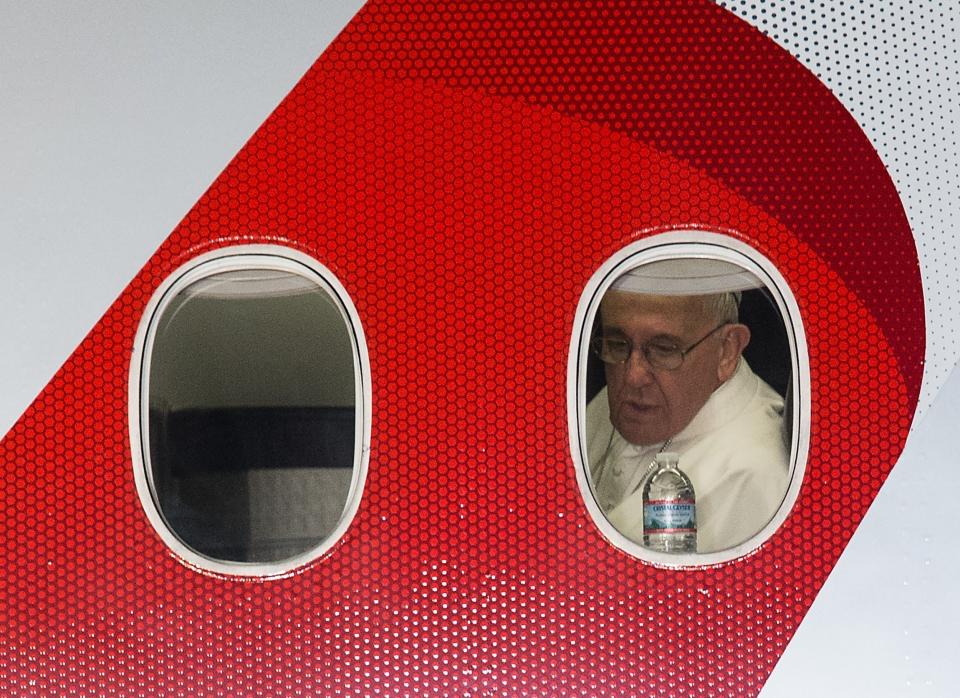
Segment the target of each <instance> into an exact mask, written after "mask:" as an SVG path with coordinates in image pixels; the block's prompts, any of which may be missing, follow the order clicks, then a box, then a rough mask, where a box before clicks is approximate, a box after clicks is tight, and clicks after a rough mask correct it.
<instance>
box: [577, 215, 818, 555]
mask: <svg viewBox="0 0 960 698" xmlns="http://www.w3.org/2000/svg"><path fill="white" fill-rule="evenodd" d="M678 257H686V258H690V257H694V258H706V259H718V260H723V261H727V262H732V263H733V264H736V265H738V266H740V267H742V268H744V269H746V270H748V271H750V272H752V273H753V274H755V275H756V276H757V277H758V278H759V279H760V280H761V281H763V283H764V285H765V286H766V288H767V290H768V291H769V292H770V294H771V296H773V297H774V301H775V302H776V304H777V307H778V309H779V311H780V314H781V316H782V317H783V319H784V323H785V325H786V329H787V337H788V340H789V347H790V359H791V364H792V374H791V378H792V380H791V385H790V390H791V395H790V396H789V397H790V398H791V399H792V401H793V402H792V423H791V424H790V425H789V426H790V429H791V434H792V441H791V446H790V462H789V469H790V473H789V474H790V480H789V485H788V487H787V491H786V492H785V493H784V498H783V501H782V502H781V504H780V507H779V508H778V509H777V511H776V513H775V514H774V515H773V518H772V519H771V520H770V521H769V522H768V523H767V524H766V525H765V526H764V527H763V528H762V529H761V530H760V531H758V532H757V533H756V534H755V535H753V536H751V537H750V538H749V539H748V540H745V541H743V542H742V543H740V544H738V545H736V546H734V547H732V548H727V549H725V550H720V551H717V552H711V553H685V554H671V553H661V552H657V551H653V550H650V549H648V548H645V547H643V546H642V545H640V544H639V543H636V542H634V541H632V540H630V539H629V538H627V537H626V536H624V535H623V534H622V533H621V532H620V531H619V530H617V529H616V528H615V527H614V526H613V524H611V523H610V522H609V521H608V520H607V518H606V517H605V516H604V514H603V511H602V510H601V508H600V505H599V504H598V502H597V499H596V496H595V494H594V489H593V482H592V478H591V477H590V467H589V463H588V461H587V440H586V408H587V405H586V387H587V385H586V383H587V381H586V373H587V372H586V368H587V358H588V356H589V352H590V346H589V344H590V333H591V330H592V328H593V324H594V320H595V318H596V316H597V312H598V311H599V308H600V300H601V299H602V298H603V296H604V294H605V293H606V292H607V291H608V290H609V289H610V287H611V286H612V285H613V283H614V282H615V281H616V280H617V279H618V278H619V277H620V276H621V275H622V274H623V273H624V272H626V271H628V270H630V269H633V268H635V267H638V266H640V265H642V264H649V263H650V262H657V261H661V260H666V259H676V258H678ZM573 327H574V330H573V337H572V338H571V344H570V354H569V361H568V368H567V413H568V427H569V432H570V449H571V453H572V455H573V462H574V465H575V467H576V477H577V484H578V485H579V487H580V494H581V496H582V497H583V500H584V502H585V504H586V507H587V511H588V512H589V514H590V517H591V518H592V519H593V522H594V523H595V524H596V525H597V527H598V528H599V529H600V531H601V533H602V534H603V535H604V537H605V538H606V539H607V540H608V541H609V542H610V543H612V544H613V545H614V546H615V547H617V548H619V549H620V550H623V551H624V552H626V553H628V554H630V555H632V556H633V557H636V558H639V559H640V560H643V561H644V562H648V563H650V564H652V565H656V566H658V567H672V568H684V567H703V566H709V565H716V564H720V563H727V562H731V561H733V560H736V559H738V558H742V557H744V556H745V555H748V554H750V553H751V552H753V551H754V550H756V549H757V548H759V547H760V546H761V545H762V544H763V543H764V542H765V541H766V540H767V539H769V538H770V536H772V535H773V533H774V532H775V531H776V530H777V529H778V528H780V525H781V524H782V523H783V522H784V521H785V520H786V518H787V516H788V515H789V514H790V511H791V510H792V509H793V506H794V504H795V503H796V501H797V496H798V494H799V492H800V487H801V485H802V483H803V476H804V473H805V471H806V465H807V458H808V455H809V448H810V361H809V354H808V351H807V341H806V334H805V333H804V329H803V323H802V320H801V318H800V309H799V306H798V305H797V301H796V299H795V298H794V295H793V292H792V291H791V290H790V287H789V285H788V284H787V282H786V280H785V279H784V278H783V276H782V275H781V274H780V272H779V270H778V269H777V268H776V266H775V265H774V264H773V262H771V261H770V260H769V259H767V258H766V257H764V256H763V255H762V254H760V253H759V252H758V251H757V250H756V249H754V248H753V247H751V246H750V245H748V244H746V243H744V242H742V241H741V240H739V239H737V238H734V237H731V236H729V235H725V234H721V233H714V232H707V231H703V230H693V229H691V230H675V231H671V232H667V233H661V234H657V235H653V236H650V237H647V238H644V239H643V240H639V241H637V242H634V243H631V244H629V245H627V246H626V247H624V248H622V249H621V250H619V251H618V252H617V253H616V254H614V255H613V256H612V257H610V258H609V259H608V260H607V261H606V262H604V263H603V265H601V267H600V268H599V269H598V270H597V271H596V273H594V275H593V276H592V277H591V278H590V280H589V281H588V282H587V284H586V286H585V288H584V290H583V294H582V295H581V297H580V302H579V304H578V305H577V312H576V316H575V319H574V325H573Z"/></svg>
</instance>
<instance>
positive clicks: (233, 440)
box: [138, 251, 366, 574]
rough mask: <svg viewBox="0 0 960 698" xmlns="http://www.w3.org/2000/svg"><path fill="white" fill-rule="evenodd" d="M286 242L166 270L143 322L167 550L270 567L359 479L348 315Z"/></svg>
mask: <svg viewBox="0 0 960 698" xmlns="http://www.w3.org/2000/svg"><path fill="white" fill-rule="evenodd" d="M284 254H285V256H284V257H281V256H275V255H262V254H232V255H227V256H217V257H215V258H214V259H212V260H207V261H206V262H205V263H200V264H197V265H194V266H193V267H192V268H190V269H189V270H188V271H187V272H186V273H180V274H178V275H175V277H176V279H175V280H174V281H173V282H172V283H171V284H170V285H169V287H168V288H166V289H163V290H162V293H158V296H161V297H160V298H159V299H158V300H157V302H156V303H155V307H154V308H153V311H152V313H150V317H149V324H148V326H147V329H146V332H145V337H144V343H143V359H144V360H143V361H142V365H141V367H140V375H139V377H138V378H139V380H138V385H139V388H140V395H139V400H138V402H139V411H140V424H139V427H140V429H139V432H140V436H141V439H142V446H140V449H141V454H142V457H143V460H144V468H143V471H144V472H143V474H144V478H143V480H144V483H143V484H145V485H146V486H147V489H149V499H148V500H147V501H148V502H149V505H150V506H149V507H148V509H153V514H154V518H155V519H156V522H155V523H157V524H162V525H160V526H158V530H160V532H161V534H162V535H164V537H166V538H168V540H169V539H170V536H169V534H172V537H173V539H174V540H173V545H174V547H175V549H176V550H177V551H178V552H180V553H181V554H182V555H183V556H184V557H186V558H187V559H188V560H190V561H192V562H194V563H195V564H197V565H199V566H200V567H206V568H208V569H212V570H214V571H224V572H228V573H242V574H272V573H278V572H283V571H285V570H287V569H290V568H292V567H295V566H297V565H299V564H302V563H303V562H305V561H307V560H309V559H312V558H313V557H316V556H317V555H319V554H321V553H322V552H323V551H324V550H326V549H327V548H328V547H329V545H331V544H332V542H333V540H334V539H335V538H336V537H338V535H339V534H340V533H342V531H343V530H344V529H345V526H346V524H347V523H348V519H349V518H350V516H352V512H353V510H355V508H356V500H357V497H358V493H359V488H360V485H361V483H362V467H361V466H362V464H361V453H362V451H363V449H362V447H361V444H362V443H363V430H364V419H363V414H364V410H365V408H366V405H364V404H363V402H364V400H363V394H364V390H363V386H362V384H363V382H364V380H365V376H364V375H363V373H364V371H363V366H362V363H363V362H362V361H361V352H360V342H359V341H358V339H359V338H358V328H359V325H358V323H354V322H353V321H352V320H351V317H350V316H351V313H349V312H348V311H347V307H348V303H349V301H348V300H347V299H346V296H345V293H344V292H343V290H342V289H340V288H335V287H334V286H333V285H332V283H331V281H332V280H331V279H327V278H324V275H323V274H322V273H321V272H322V271H323V270H321V269H317V267H318V266H319V265H315V264H310V265H308V264H306V263H304V262H303V261H302V260H298V259H290V258H289V256H290V255H291V254H292V253H290V252H289V251H286V252H285V253H284ZM326 275H329V273H328V272H327V274H326ZM349 307H350V308H352V306H349ZM148 513H149V512H148ZM221 563H223V564H221ZM233 563H239V566H238V565H237V564H233Z"/></svg>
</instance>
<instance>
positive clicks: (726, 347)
mask: <svg viewBox="0 0 960 698" xmlns="http://www.w3.org/2000/svg"><path fill="white" fill-rule="evenodd" d="M720 332H721V335H720V363H719V364H718V366H717V378H719V379H720V382H721V383H725V382H727V380H728V379H729V378H730V376H732V375H733V373H734V371H736V370H737V362H738V361H739V360H740V355H741V354H742V353H743V350H744V349H746V347H747V345H748V344H749V343H750V328H749V327H747V326H746V325H741V324H739V323H737V324H731V325H727V326H726V327H724V328H723V329H722V330H720Z"/></svg>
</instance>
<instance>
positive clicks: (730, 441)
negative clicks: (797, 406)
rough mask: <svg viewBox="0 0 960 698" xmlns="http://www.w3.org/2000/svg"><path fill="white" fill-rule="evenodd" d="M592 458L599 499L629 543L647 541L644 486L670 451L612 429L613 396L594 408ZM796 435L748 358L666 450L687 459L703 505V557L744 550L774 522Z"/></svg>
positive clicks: (684, 466) (684, 464)
mask: <svg viewBox="0 0 960 698" xmlns="http://www.w3.org/2000/svg"><path fill="white" fill-rule="evenodd" d="M586 422H587V423H586V428H587V457H588V458H589V462H590V474H591V477H592V479H593V484H594V495H595V496H596V498H597V502H598V503H599V505H600V508H601V509H602V510H603V512H604V514H605V515H606V517H607V519H608V520H609V521H610V523H611V524H613V526H614V527H615V528H616V529H617V530H618V531H620V532H621V533H622V534H623V535H625V536H626V537H627V538H630V539H631V540H634V541H636V542H638V543H642V541H643V483H644V480H645V479H646V476H647V475H648V474H649V472H650V465H651V463H653V461H654V459H655V457H656V454H657V452H658V451H660V450H661V448H663V443H657V444H652V445H649V446H642V445H640V446H637V445H633V444H631V443H629V442H627V441H626V440H625V439H624V438H623V437H622V436H620V434H619V432H617V431H616V430H614V428H613V425H612V424H611V423H610V411H609V405H608V402H607V389H606V388H604V389H603V390H602V391H600V393H599V394H598V395H597V396H596V397H595V398H594V399H593V400H591V401H590V404H589V405H588V406H587V415H586ZM787 443H789V435H786V436H785V434H784V426H783V398H782V397H780V395H779V394H777V392H776V391H775V390H774V389H773V388H771V387H770V386H769V385H767V384H766V383H765V382H764V381H763V380H762V379H761V378H760V377H759V376H757V374H755V373H754V372H753V371H752V370H751V369H750V367H749V366H748V365H747V362H746V361H744V360H743V359H742V358H741V359H740V364H739V365H738V367H737V370H736V372H735V373H734V375H733V376H732V377H731V378H730V379H729V380H728V381H727V382H726V383H724V384H723V385H721V386H720V387H719V388H717V389H716V390H715V391H714V392H713V394H712V395H711V396H710V398H709V399H708V400H707V402H706V403H705V404H704V406H703V407H702V408H701V409H700V411H699V412H698V413H697V415H696V416H695V417H694V418H693V419H692V420H691V421H690V423H689V424H688V425H687V426H686V427H684V429H683V430H682V431H681V432H680V433H679V434H677V435H676V436H674V437H673V439H671V441H670V443H669V445H668V447H667V449H666V450H668V451H671V452H674V453H679V454H680V463H679V466H680V469H681V470H682V471H683V472H685V473H686V474H687V476H688V477H689V478H690V480H691V481H692V482H693V489H694V493H695V494H696V498H697V500H696V501H697V552H700V553H710V552H715V551H718V550H725V549H727V548H732V547H733V546H735V545H737V544H738V543H742V542H743V541H745V540H747V539H748V538H750V537H751V536H753V535H754V534H756V533H757V532H758V531H760V529H762V528H763V527H764V526H765V525H766V524H767V522H769V521H770V519H771V518H773V515H774V513H775V512H776V511H777V508H778V507H779V506H780V503H781V502H782V501H783V498H784V495H785V494H786V492H787V485H788V482H789V472H788V446H787Z"/></svg>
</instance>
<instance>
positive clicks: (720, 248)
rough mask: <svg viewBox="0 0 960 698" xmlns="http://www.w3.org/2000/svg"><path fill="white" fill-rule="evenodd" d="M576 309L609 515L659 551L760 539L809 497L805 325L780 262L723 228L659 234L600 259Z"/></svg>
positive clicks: (591, 461)
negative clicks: (801, 496) (800, 494)
mask: <svg viewBox="0 0 960 698" xmlns="http://www.w3.org/2000/svg"><path fill="white" fill-rule="evenodd" d="M694 241H696V242H694ZM657 243H659V244H657ZM578 319H579V323H580V324H579V335H578V336H577V337H575V338H574V351H573V352H572V363H571V380H572V381H573V385H574V392H573V393H572V410H571V412H572V421H571V427H572V429H571V432H572V433H573V434H575V436H574V437H573V438H575V442H574V443H573V446H574V452H575V454H577V455H578V456H579V461H580V466H579V472H578V477H579V480H580V484H581V488H582V489H583V491H584V495H585V499H586V500H587V503H588V508H589V509H590V512H591V514H592V515H593V517H594V519H595V520H596V521H597V523H598V525H599V526H600V528H601V529H602V530H603V531H604V532H605V533H606V535H607V537H608V538H609V539H610V540H611V541H612V542H614V543H615V544H616V545H618V546H619V547H622V548H623V549H625V550H627V551H628V552H631V553H633V554H634V555H636V556H637V557H640V558H642V559H645V560H648V561H651V562H654V563H657V564H666V565H699V564H713V563H716V562H722V561H724V560H727V559H732V558H735V557H739V556H741V555H743V554H745V553H747V552H749V551H750V550H752V549H754V548H756V547H757V546H758V545H759V544H760V543H762V542H763V540H765V539H766V537H768V536H769V535H770V534H771V533H772V532H773V531H774V530H776V528H777V527H778V526H779V524H780V523H781V522H782V521H783V519H784V518H785V517H786V515H787V513H788V512H789V509H790V506H791V505H792V503H793V501H794V500H795V498H796V493H797V490H798V488H799V484H800V480H801V477H802V470H803V463H804V461H805V458H806V444H807V442H808V434H807V431H808V429H809V427H808V424H809V417H807V416H806V415H807V414H808V405H809V397H808V396H809V371H808V368H807V359H806V353H805V349H804V342H803V330H802V326H801V325H800V321H799V315H798V313H797V310H796V303H795V301H794V300H793V298H792V295H790V291H789V289H788V287H787V285H786V283H785V282H784V281H783V279H782V277H780V275H779V273H778V272H777V271H776V269H775V267H774V266H773V265H772V264H771V263H770V262H769V261H767V260H765V259H764V258H762V257H761V256H760V255H759V254H758V253H756V252H755V251H753V250H751V249H749V248H748V247H747V246H745V245H743V243H740V242H739V241H735V240H731V239H729V238H726V237H724V236H719V235H710V234H707V233H699V232H698V233H690V234H687V235H684V234H679V233H671V234H669V235H664V236H658V237H657V238H654V239H653V240H650V241H646V242H644V243H641V244H637V245H634V246H633V247H632V248H631V249H629V250H626V251H624V252H623V253H621V254H620V255H618V257H617V258H616V259H614V260H611V261H610V262H609V263H608V264H607V265H605V266H604V268H602V269H601V270H600V271H599V272H598V273H597V275H596V276H595V277H594V279H593V280H592V281H591V284H590V285H589V286H588V289H587V291H586V292H585V294H584V297H583V299H582V301H581V307H580V309H579V311H578ZM801 417H804V418H803V419H801Z"/></svg>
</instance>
